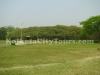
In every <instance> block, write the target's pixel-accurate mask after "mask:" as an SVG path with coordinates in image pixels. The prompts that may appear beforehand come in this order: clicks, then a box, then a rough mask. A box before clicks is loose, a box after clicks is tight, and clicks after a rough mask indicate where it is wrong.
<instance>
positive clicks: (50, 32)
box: [7, 25, 81, 39]
mask: <svg viewBox="0 0 100 75" xmlns="http://www.w3.org/2000/svg"><path fill="white" fill-rule="evenodd" d="M80 31H81V28H80V27H77V26H64V25H56V26H42V27H29V28H23V29H22V36H23V39H25V38H26V36H30V37H31V39H37V38H44V39H54V38H58V39H80V37H81V35H80ZM7 36H8V37H9V38H15V39H17V38H20V36H21V29H20V28H19V29H18V28H17V29H15V30H14V31H13V32H11V33H9V34H8V35H7Z"/></svg>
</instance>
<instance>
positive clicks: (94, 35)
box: [0, 15, 100, 41]
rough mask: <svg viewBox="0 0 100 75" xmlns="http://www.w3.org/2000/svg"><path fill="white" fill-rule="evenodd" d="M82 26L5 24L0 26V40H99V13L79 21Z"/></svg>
mask: <svg viewBox="0 0 100 75" xmlns="http://www.w3.org/2000/svg"><path fill="white" fill-rule="evenodd" d="M80 25H81V26H82V27H78V26H75V25H71V26H65V25H56V26H41V27H38V26H34V27H29V28H14V27H13V26H5V27H1V28H0V40H3V39H6V38H11V39H20V38H21V33H22V39H26V37H27V36H30V39H35V40H36V39H39V38H41V39H55V38H56V39H62V40H64V39H66V40H82V39H84V40H85V39H86V40H90V39H91V40H99V41H100V15H98V16H92V17H90V18H88V19H87V20H85V21H82V22H80Z"/></svg>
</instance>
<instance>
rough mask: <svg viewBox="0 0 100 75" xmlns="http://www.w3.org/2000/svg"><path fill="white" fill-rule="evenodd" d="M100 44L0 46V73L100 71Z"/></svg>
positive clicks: (93, 74) (82, 74)
mask: <svg viewBox="0 0 100 75" xmlns="http://www.w3.org/2000/svg"><path fill="white" fill-rule="evenodd" d="M98 48H100V44H51V45H49V44H32V45H20V46H0V75H100V50H99V49H98Z"/></svg>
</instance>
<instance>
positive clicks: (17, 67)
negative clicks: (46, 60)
mask: <svg viewBox="0 0 100 75" xmlns="http://www.w3.org/2000/svg"><path fill="white" fill-rule="evenodd" d="M58 64H60V63H50V64H39V65H34V66H16V67H11V68H0V71H5V70H14V69H27V68H35V67H47V66H54V65H58Z"/></svg>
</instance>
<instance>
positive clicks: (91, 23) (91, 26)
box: [80, 15, 100, 40]
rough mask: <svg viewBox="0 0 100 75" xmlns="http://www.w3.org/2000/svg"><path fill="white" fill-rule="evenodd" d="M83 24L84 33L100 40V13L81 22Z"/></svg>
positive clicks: (90, 37)
mask: <svg viewBox="0 0 100 75" xmlns="http://www.w3.org/2000/svg"><path fill="white" fill-rule="evenodd" d="M80 25H82V28H83V30H82V34H83V35H84V36H85V37H88V38H89V39H93V38H95V39H98V40H100V15H98V16H92V17H90V18H88V19H87V20H85V21H82V22H80Z"/></svg>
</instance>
